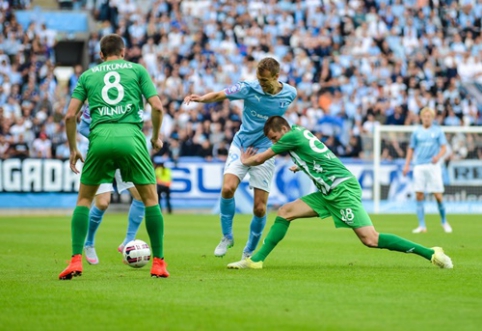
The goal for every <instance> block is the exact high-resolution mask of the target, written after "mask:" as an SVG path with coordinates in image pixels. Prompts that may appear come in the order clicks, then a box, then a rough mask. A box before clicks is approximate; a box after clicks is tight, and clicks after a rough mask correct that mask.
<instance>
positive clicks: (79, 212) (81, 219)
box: [70, 206, 89, 255]
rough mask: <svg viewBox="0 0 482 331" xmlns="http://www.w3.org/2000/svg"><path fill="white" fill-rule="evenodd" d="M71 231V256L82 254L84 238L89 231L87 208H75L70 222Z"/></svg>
mask: <svg viewBox="0 0 482 331" xmlns="http://www.w3.org/2000/svg"><path fill="white" fill-rule="evenodd" d="M70 227H71V231H72V255H77V254H82V249H83V248H84V242H85V237H87V230H88V229H89V208H87V207H84V206H77V207H75V209H74V213H73V214H72V221H71V222H70Z"/></svg>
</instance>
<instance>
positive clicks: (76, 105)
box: [65, 98, 84, 174]
mask: <svg viewBox="0 0 482 331" xmlns="http://www.w3.org/2000/svg"><path fill="white" fill-rule="evenodd" d="M83 104H84V103H83V102H82V101H80V100H79V99H76V98H72V99H71V100H70V103H69V108H68V109H67V114H66V115H65V127H66V131H67V139H68V141H69V149H70V169H71V170H72V171H73V172H74V173H76V174H78V173H79V170H77V168H76V166H75V164H76V163H77V161H78V160H81V161H82V162H84V158H83V157H82V154H80V152H79V150H78V149H77V114H78V113H79V112H80V109H81V108H82V105H83Z"/></svg>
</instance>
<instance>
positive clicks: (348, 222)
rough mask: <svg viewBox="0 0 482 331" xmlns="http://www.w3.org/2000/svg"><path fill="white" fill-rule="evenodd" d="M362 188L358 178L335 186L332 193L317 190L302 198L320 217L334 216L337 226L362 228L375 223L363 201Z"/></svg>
mask: <svg viewBox="0 0 482 331" xmlns="http://www.w3.org/2000/svg"><path fill="white" fill-rule="evenodd" d="M361 194H362V192H361V188H360V184H358V181H357V180H356V179H354V178H353V179H348V180H347V181H345V182H343V183H341V184H339V185H338V186H337V187H335V188H334V189H333V190H332V191H331V192H330V194H328V195H324V194H323V193H321V192H315V193H311V194H308V195H305V196H303V197H302V198H301V200H302V201H303V202H304V203H306V204H307V205H308V206H310V208H311V209H313V210H314V211H315V212H316V213H317V214H318V216H319V217H320V218H327V217H329V216H331V217H333V221H334V222H335V227H337V228H352V229H356V228H361V227H363V226H370V225H373V224H372V221H371V219H370V216H368V214H367V212H366V211H365V208H363V205H362V202H361Z"/></svg>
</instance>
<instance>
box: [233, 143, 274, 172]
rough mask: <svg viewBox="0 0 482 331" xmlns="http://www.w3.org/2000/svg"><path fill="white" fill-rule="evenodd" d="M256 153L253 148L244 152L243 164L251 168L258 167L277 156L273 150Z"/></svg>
mask: <svg viewBox="0 0 482 331" xmlns="http://www.w3.org/2000/svg"><path fill="white" fill-rule="evenodd" d="M256 151H257V150H256V149H254V148H253V147H249V148H248V149H247V150H242V151H241V163H242V164H244V165H245V166H250V167H252V166H257V165H260V164H263V163H264V162H265V161H266V160H269V159H271V158H272V157H273V156H275V155H276V154H275V152H273V150H272V149H271V148H270V149H268V150H266V151H264V152H263V153H259V154H256Z"/></svg>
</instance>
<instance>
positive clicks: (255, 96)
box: [224, 80, 296, 152]
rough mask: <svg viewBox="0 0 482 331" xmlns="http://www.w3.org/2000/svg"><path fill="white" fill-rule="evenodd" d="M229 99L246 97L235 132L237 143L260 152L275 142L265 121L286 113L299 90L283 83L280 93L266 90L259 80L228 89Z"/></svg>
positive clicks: (236, 144)
mask: <svg viewBox="0 0 482 331" xmlns="http://www.w3.org/2000/svg"><path fill="white" fill-rule="evenodd" d="M224 92H225V93H226V96H227V98H228V99H229V100H240V99H242V100H244V108H243V116H242V120H241V128H240V130H239V131H238V132H237V133H236V134H235V136H234V140H233V144H234V146H237V147H239V148H248V147H254V148H257V149H258V150H259V151H260V152H262V151H264V150H267V149H268V148H270V147H271V141H270V140H269V139H268V138H267V137H266V136H265V135H264V134H263V128H264V124H265V123H266V120H267V119H268V118H269V117H271V116H283V115H284V114H285V113H286V110H287V109H288V107H289V105H290V104H291V103H292V102H293V100H295V98H296V89H295V88H294V87H293V86H291V85H288V84H284V83H283V88H282V89H281V91H280V92H279V93H278V94H275V95H271V94H267V93H264V92H263V89H262V88H261V86H260V85H259V82H258V81H257V80H255V81H243V82H239V83H237V84H236V85H232V86H230V87H228V88H226V89H225V90H224Z"/></svg>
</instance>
